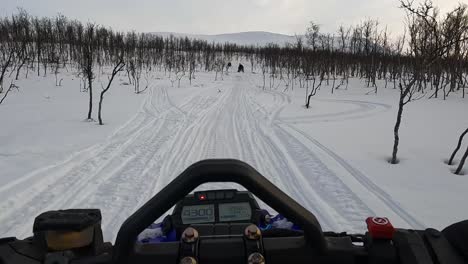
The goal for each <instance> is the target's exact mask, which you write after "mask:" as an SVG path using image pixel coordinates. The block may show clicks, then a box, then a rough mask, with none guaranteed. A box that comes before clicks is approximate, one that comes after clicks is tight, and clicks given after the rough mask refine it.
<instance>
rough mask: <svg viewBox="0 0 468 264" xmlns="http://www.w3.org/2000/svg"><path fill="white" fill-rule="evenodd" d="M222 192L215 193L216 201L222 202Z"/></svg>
mask: <svg viewBox="0 0 468 264" xmlns="http://www.w3.org/2000/svg"><path fill="white" fill-rule="evenodd" d="M223 199H224V192H216V200H223Z"/></svg>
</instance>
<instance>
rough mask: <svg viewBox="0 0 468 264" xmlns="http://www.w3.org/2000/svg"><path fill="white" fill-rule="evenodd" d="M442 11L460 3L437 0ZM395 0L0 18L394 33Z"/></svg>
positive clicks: (124, 0)
mask: <svg viewBox="0 0 468 264" xmlns="http://www.w3.org/2000/svg"><path fill="white" fill-rule="evenodd" d="M433 2H434V3H435V5H437V6H439V7H440V8H441V9H442V10H443V11H444V10H448V9H451V8H453V7H454V6H456V5H457V3H458V2H459V1H458V0H433ZM398 5H399V4H398V1H397V0H229V1H228V0H73V1H70V0H0V6H1V10H0V14H1V15H3V16H5V15H10V14H11V13H12V12H15V11H16V9H17V7H23V8H25V9H26V10H27V11H28V12H29V13H31V14H33V15H38V16H54V15H56V14H57V13H61V14H63V15H65V16H67V17H70V18H74V19H78V20H80V21H82V22H88V21H89V22H95V23H98V24H100V25H105V26H111V27H113V28H115V29H118V30H136V31H140V32H157V31H169V32H180V33H196V34H218V33H230V32H241V31H270V32H276V33H283V34H288V35H293V34H302V33H303V32H304V30H305V28H306V26H307V24H308V21H311V20H313V21H315V22H317V23H319V24H321V26H322V31H325V32H328V33H333V32H336V29H337V27H338V26H339V25H340V24H344V25H351V24H356V23H359V22H360V21H362V20H363V19H365V18H375V19H379V21H380V22H381V24H382V25H388V28H389V29H390V31H391V32H392V33H393V34H397V33H401V32H402V31H403V27H404V24H403V22H404V12H403V10H401V9H399V8H398Z"/></svg>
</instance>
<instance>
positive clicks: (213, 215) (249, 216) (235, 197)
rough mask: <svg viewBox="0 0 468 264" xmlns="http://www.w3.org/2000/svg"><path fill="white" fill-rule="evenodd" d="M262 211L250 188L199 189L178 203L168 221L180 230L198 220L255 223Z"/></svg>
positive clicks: (207, 222)
mask: <svg viewBox="0 0 468 264" xmlns="http://www.w3.org/2000/svg"><path fill="white" fill-rule="evenodd" d="M262 212H263V211H262V210H260V207H259V206H258V203H257V201H256V200H255V198H254V197H253V195H252V194H251V193H250V192H247V191H237V190H233V189H227V190H215V191H200V192H195V193H194V194H189V195H187V196H186V197H185V198H184V199H183V200H181V201H180V202H178V203H177V205H176V206H175V208H174V211H173V213H172V215H171V216H170V224H171V225H172V227H174V228H175V229H176V230H179V231H180V230H183V229H185V228H186V227H188V226H191V225H200V224H205V225H208V224H212V225H215V224H231V223H246V224H248V223H257V222H258V221H259V217H260V215H261V213H262ZM167 222H168V221H167V220H166V223H167Z"/></svg>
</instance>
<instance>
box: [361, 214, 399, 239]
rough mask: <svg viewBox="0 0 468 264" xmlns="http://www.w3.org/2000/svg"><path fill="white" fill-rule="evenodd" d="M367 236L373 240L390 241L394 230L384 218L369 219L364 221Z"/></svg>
mask: <svg viewBox="0 0 468 264" xmlns="http://www.w3.org/2000/svg"><path fill="white" fill-rule="evenodd" d="M366 223H367V229H368V230H369V234H370V235H371V237H372V238H374V239H392V238H393V234H394V233H395V228H394V227H393V226H392V224H391V223H390V221H389V220H388V218H386V217H369V218H367V219H366Z"/></svg>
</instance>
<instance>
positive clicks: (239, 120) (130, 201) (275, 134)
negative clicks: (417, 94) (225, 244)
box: [0, 75, 423, 240]
mask: <svg viewBox="0 0 468 264" xmlns="http://www.w3.org/2000/svg"><path fill="white" fill-rule="evenodd" d="M247 80H248V79H247ZM218 90H220V91H221V92H219V91H218ZM265 92H266V91H259V90H258V89H256V88H253V87H251V85H249V84H248V83H247V82H246V81H244V79H243V77H241V76H240V75H233V76H232V77H227V78H226V80H225V81H223V82H221V83H217V84H214V85H211V86H207V87H204V88H199V91H197V93H196V94H192V95H191V96H187V97H186V100H185V101H184V102H183V103H180V104H178V105H175V104H173V103H172V101H171V100H170V98H169V96H168V94H167V91H166V90H165V89H164V88H151V89H149V90H148V94H147V98H146V99H145V101H144V103H143V104H142V106H141V108H140V111H139V112H138V113H137V114H136V115H135V116H134V117H133V118H132V119H131V120H129V121H128V122H127V123H126V124H125V125H124V126H122V127H121V128H120V129H118V130H117V131H116V132H115V133H114V134H113V135H112V136H110V137H109V138H108V139H107V140H106V141H105V142H102V143H101V144H98V145H96V146H93V147H90V148H88V149H85V150H83V151H81V152H78V153H75V154H73V155H71V156H70V157H69V158H67V159H65V160H63V161H62V162H60V163H57V164H54V165H51V166H48V167H46V168H42V169H40V170H37V171H34V172H31V173H30V174H28V175H25V176H24V177H22V178H20V179H19V180H17V181H15V182H11V183H10V184H8V185H6V186H3V187H0V199H2V200H1V202H0V212H1V213H0V222H1V223H2V225H0V236H5V235H16V236H18V237H24V236H28V235H30V233H31V227H32V221H33V219H34V217H35V216H36V215H38V214H39V213H41V212H43V211H46V210H51V209H65V208H72V207H74V208H100V209H101V210H102V213H103V229H104V235H105V238H106V239H107V240H113V239H114V238H115V235H116V233H117V230H118V228H119V226H120V225H121V224H122V222H123V221H124V220H125V219H126V217H128V216H129V215H130V214H131V213H133V212H134V211H135V209H136V208H137V207H138V206H140V205H141V204H142V203H143V202H145V201H146V200H147V199H148V198H149V197H151V196H152V195H154V194H155V193H156V192H157V191H158V190H160V189H161V188H163V187H164V186H165V185H167V184H168V183H169V182H170V181H171V180H172V179H173V178H174V177H175V176H177V174H179V173H180V172H181V171H182V170H183V169H185V168H186V167H188V166H189V165H190V164H192V163H194V162H196V161H199V160H202V159H207V158H237V159H240V160H243V161H246V162H248V163H250V164H251V165H252V166H254V167H255V168H256V169H258V170H259V171H260V172H261V173H262V174H264V175H265V176H266V177H268V178H269V179H270V180H271V181H272V182H273V183H275V184H276V185H278V187H279V188H281V189H283V190H284V191H285V192H286V193H288V194H289V195H291V196H292V197H293V198H295V199H296V200H297V201H298V202H299V203H301V204H302V205H303V206H305V207H306V208H307V209H309V210H311V211H312V212H313V213H314V214H316V215H317V217H318V218H319V220H320V222H321V224H322V226H323V228H324V229H325V230H336V231H359V230H363V229H364V221H363V220H364V219H365V218H366V217H367V216H370V215H374V211H373V210H372V209H371V208H370V207H369V205H367V204H366V203H365V202H364V200H363V199H362V197H363V196H366V195H367V196H368V195H373V196H374V197H375V198H376V199H378V200H380V201H381V203H382V205H383V206H386V207H388V208H389V210H391V211H392V212H393V213H394V214H395V215H397V216H398V217H400V218H401V219H402V220H403V221H405V222H406V223H408V224H409V225H410V226H413V227H422V226H423V225H422V224H421V223H420V222H419V221H418V220H417V219H415V218H414V217H412V216H411V215H410V214H409V213H408V212H406V211H405V210H404V209H403V208H402V207H401V206H400V205H399V204H398V203H397V202H395V201H394V200H393V199H392V197H390V195H388V194H386V193H385V192H384V191H383V190H382V189H381V188H379V187H378V186H376V185H375V184H374V183H372V182H371V181H370V180H369V179H368V178H367V177H366V176H365V175H364V174H362V173H361V172H359V171H358V170H357V169H355V168H353V167H352V166H351V165H350V164H349V163H347V162H346V161H345V160H344V159H342V158H341V157H339V156H338V155H337V154H335V153H334V152H332V151H331V150H330V149H328V148H326V147H325V146H323V145H322V144H320V142H318V141H316V140H315V139H313V138H312V137H310V136H309V135H307V134H306V133H304V132H303V131H300V130H298V129H297V128H295V127H294V126H293V125H292V124H294V123H301V122H316V121H321V120H325V119H327V120H334V121H335V120H336V121H338V120H342V119H343V118H347V119H349V118H362V117H364V116H368V115H371V114H376V113H378V112H380V111H383V110H385V109H388V108H389V106H386V105H382V104H375V103H370V102H361V101H343V100H340V101H337V100H334V103H345V104H352V105H353V106H356V109H355V110H353V111H347V112H340V113H330V114H328V115H327V114H323V115H316V116H307V117H306V116H301V117H295V118H288V119H286V118H283V119H282V118H280V116H281V115H280V114H281V110H282V109H283V108H284V107H285V106H286V105H287V104H289V103H291V99H290V98H289V97H288V96H287V95H285V94H282V93H277V92H274V91H268V92H266V93H267V95H269V96H272V98H273V99H272V102H273V105H268V106H265V105H261V104H260V103H259V101H257V100H256V99H255V98H256V96H257V95H259V94H263V95H265ZM350 181H352V184H351V185H350V184H349V182H350ZM355 185H359V188H355V187H354V186H355ZM212 186H215V187H226V184H213V185H212ZM356 190H358V191H359V192H362V191H363V190H364V192H366V193H365V194H363V193H357V192H356ZM265 202H266V203H268V201H265Z"/></svg>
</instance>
